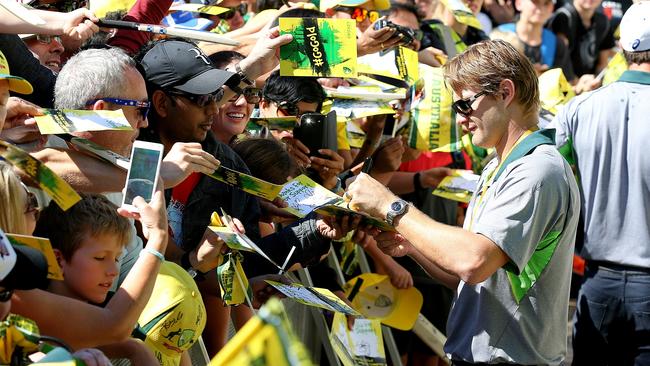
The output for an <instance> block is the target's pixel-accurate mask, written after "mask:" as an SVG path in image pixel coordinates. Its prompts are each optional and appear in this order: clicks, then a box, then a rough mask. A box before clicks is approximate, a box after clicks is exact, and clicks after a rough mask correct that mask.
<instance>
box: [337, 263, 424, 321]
mask: <svg viewBox="0 0 650 366" xmlns="http://www.w3.org/2000/svg"><path fill="white" fill-rule="evenodd" d="M345 295H346V296H348V298H349V299H350V301H352V305H353V307H354V309H355V310H357V311H359V312H360V313H361V314H363V316H365V317H366V318H368V319H379V320H381V322H382V323H383V324H385V325H388V326H391V327H393V328H397V329H401V330H410V329H412V328H413V325H415V321H416V320H417V318H418V314H420V309H421V308H422V294H421V293H420V291H418V289H416V288H415V287H411V288H408V289H398V288H396V287H395V286H393V285H392V284H391V283H390V279H389V278H388V276H385V275H380V274H376V273H363V274H361V275H359V276H357V277H355V278H353V279H351V280H350V281H348V283H346V284H345Z"/></svg>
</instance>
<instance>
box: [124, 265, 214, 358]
mask: <svg viewBox="0 0 650 366" xmlns="http://www.w3.org/2000/svg"><path fill="white" fill-rule="evenodd" d="M205 320H206V314H205V306H204V305H203V299H202V298H201V294H200V293H199V289H198V288H197V287H196V283H195V282H194V280H193V279H192V277H190V275H189V274H188V273H187V271H185V270H184V269H183V268H181V267H180V266H178V265H177V264H175V263H172V262H163V264H162V265H161V267H160V273H159V274H158V278H156V284H155V285H154V289H153V293H152V294H151V298H150V299H149V302H148V303H147V306H146V307H145V308H144V310H143V311H142V314H141V315H140V318H139V319H138V329H137V332H138V333H140V335H144V336H145V339H144V343H145V344H146V345H147V346H148V347H149V348H150V349H151V350H152V351H153V353H154V355H155V356H156V358H157V359H158V361H159V362H160V364H161V365H162V366H177V365H178V364H179V362H180V359H181V354H182V353H183V352H184V351H186V350H188V349H189V348H190V347H192V345H193V344H194V342H196V341H197V339H198V338H199V337H200V336H201V333H203V328H205Z"/></svg>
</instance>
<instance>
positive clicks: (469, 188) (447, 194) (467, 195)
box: [432, 169, 480, 203]
mask: <svg viewBox="0 0 650 366" xmlns="http://www.w3.org/2000/svg"><path fill="white" fill-rule="evenodd" d="M479 178H480V176H479V175H477V174H474V173H473V172H472V171H471V170H459V169H454V171H453V173H452V174H451V175H448V176H446V177H444V178H443V179H442V181H441V182H440V184H438V187H436V189H434V190H433V192H432V193H433V194H434V195H436V196H440V197H443V198H446V199H450V200H453V201H458V202H465V203H469V201H470V200H471V199H472V196H473V195H474V192H476V187H477V186H478V180H479Z"/></svg>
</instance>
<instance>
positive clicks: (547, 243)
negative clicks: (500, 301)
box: [504, 231, 562, 303]
mask: <svg viewBox="0 0 650 366" xmlns="http://www.w3.org/2000/svg"><path fill="white" fill-rule="evenodd" d="M560 234H562V232H561V231H551V232H549V233H548V234H547V235H546V236H545V237H544V239H542V241H540V242H539V244H537V248H535V253H533V256H532V257H531V258H530V260H529V261H528V263H526V266H525V267H524V269H523V271H521V273H519V274H518V275H517V274H516V272H517V268H516V267H515V266H514V265H511V263H508V264H509V265H506V266H505V267H504V269H505V270H506V273H507V274H508V279H510V287H511V288H512V294H513V295H514V296H515V301H516V302H517V303H519V302H520V301H521V299H523V298H524V296H525V295H526V293H527V292H528V290H530V289H531V288H532V287H533V285H534V284H535V282H537V280H538V279H539V276H540V275H541V273H542V271H544V269H545V268H546V266H547V265H548V263H549V262H550V261H551V257H552V256H553V253H555V249H556V248H557V245H558V244H559V243H560Z"/></svg>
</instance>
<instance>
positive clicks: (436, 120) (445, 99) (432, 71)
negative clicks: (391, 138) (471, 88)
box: [408, 65, 461, 152]
mask: <svg viewBox="0 0 650 366" xmlns="http://www.w3.org/2000/svg"><path fill="white" fill-rule="evenodd" d="M420 77H421V78H422V79H424V88H423V90H422V93H421V94H420V96H419V98H417V97H416V100H414V101H413V103H412V105H411V131H410V133H409V138H408V144H409V146H410V147H412V148H414V149H417V150H420V151H440V152H451V151H458V150H459V149H460V147H461V144H460V138H461V135H460V129H459V128H458V125H457V124H456V121H455V115H454V114H453V113H452V109H451V104H452V102H453V98H452V92H451V90H449V89H448V88H447V87H446V85H445V82H444V78H443V75H442V69H441V68H433V67H430V66H427V65H420Z"/></svg>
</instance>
